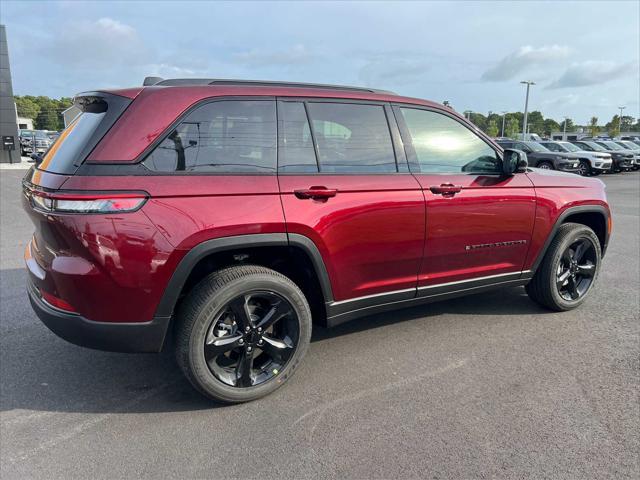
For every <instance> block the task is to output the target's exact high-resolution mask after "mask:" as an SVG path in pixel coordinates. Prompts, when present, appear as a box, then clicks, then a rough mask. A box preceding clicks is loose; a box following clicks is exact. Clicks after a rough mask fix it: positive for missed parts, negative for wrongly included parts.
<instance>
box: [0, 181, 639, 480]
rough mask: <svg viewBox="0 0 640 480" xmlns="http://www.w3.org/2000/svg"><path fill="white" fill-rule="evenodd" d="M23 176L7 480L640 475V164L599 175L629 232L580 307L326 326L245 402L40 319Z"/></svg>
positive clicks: (446, 306) (492, 297) (13, 188)
mask: <svg viewBox="0 0 640 480" xmlns="http://www.w3.org/2000/svg"><path fill="white" fill-rule="evenodd" d="M23 174H24V170H22V171H19V170H4V171H1V172H0V182H1V183H0V189H1V200H0V208H1V219H0V220H1V247H0V248H1V249H0V253H1V264H0V268H1V304H0V317H1V319H0V477H2V479H12V478H130V477H144V478H169V477H172V478H192V477H199V478H202V477H209V478H258V477H260V478H283V477H284V478H301V477H313V478H334V477H343V478H344V477H349V478H418V477H420V478H427V477H428V478H487V477H488V478H490V477H500V478H521V477H527V478H541V477H560V478H576V479H578V478H580V479H582V478H638V477H639V476H640V462H639V454H638V452H639V451H640V407H639V402H638V392H639V391H640V389H639V387H640V365H639V359H640V303H639V302H640V299H639V289H640V264H639V261H640V245H639V238H640V172H631V173H624V174H619V175H609V176H604V177H601V178H602V179H603V181H604V182H605V183H606V184H607V192H608V196H609V201H610V203H611V205H612V209H613V218H614V234H613V237H612V240H611V244H610V247H609V250H608V253H607V256H606V257H605V261H604V266H603V270H602V273H601V276H600V278H599V282H598V285H597V286H596V290H595V292H594V294H593V295H592V296H591V298H590V299H589V300H588V302H587V303H586V304H585V305H584V306H582V307H581V308H579V309H578V310H576V311H573V312H568V313H561V314H557V313H549V312H547V311H545V310H542V309H541V308H539V307H538V306H537V305H535V304H534V303H532V302H531V301H530V300H529V299H528V297H527V296H526V294H525V293H524V289H523V288H513V289H509V290H504V291H498V292H494V293H488V294H487V293H485V294H480V295H476V296H472V297H467V298H464V299H457V300H452V301H447V302H442V303H438V304H432V305H427V306H426V307H420V308H413V309H409V310H405V311H402V312H395V313H388V314H382V315H377V316H372V317H368V318H364V319H361V320H357V321H355V322H353V323H351V324H347V325H343V326H341V327H338V328H336V329H333V330H322V329H317V330H316V331H315V333H314V338H313V342H312V344H311V347H310V350H309V353H308V354H307V357H306V359H305V361H304V364H303V366H301V367H300V368H299V369H298V371H297V373H296V375H295V377H294V378H293V379H291V381H290V382H289V383H288V384H287V385H286V386H285V387H284V388H282V389H280V390H279V391H277V392H276V393H275V394H273V395H271V396H269V397H267V398H265V399H262V400H259V401H256V402H253V403H250V404H245V405H239V406H231V407H220V406H215V405H212V404H210V403H208V402H207V401H206V400H204V399H203V398H202V397H200V396H199V395H198V394H197V393H196V392H195V391H194V390H193V389H192V388H191V387H190V385H189V384H188V383H187V381H186V380H184V379H183V377H182V375H181V374H180V372H179V371H178V368H177V367H176V365H175V364H174V362H173V358H172V357H171V355H169V354H161V355H126V354H112V353H105V352H97V351H92V350H87V349H83V348H80V347H76V346H74V345H70V344H68V343H66V342H64V341H63V340H60V339H59V338H57V337H55V336H54V335H53V334H52V333H51V332H49V330H47V328H46V327H45V326H44V325H42V324H41V323H40V321H39V320H38V319H37V318H36V316H35V314H34V313H33V312H32V310H31V308H30V306H29V303H28V301H27V297H26V293H25V288H24V285H25V278H26V274H25V271H24V269H23V264H22V252H23V250H24V247H25V244H26V242H27V240H28V239H29V237H30V235H31V232H32V225H31V223H30V222H29V221H28V219H27V217H26V215H25V214H24V213H23V212H22V210H21V208H20V193H19V191H20V179H21V177H22V175H23Z"/></svg>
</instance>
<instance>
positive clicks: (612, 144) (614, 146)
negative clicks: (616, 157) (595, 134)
mask: <svg viewBox="0 0 640 480" xmlns="http://www.w3.org/2000/svg"><path fill="white" fill-rule="evenodd" d="M600 145H604V146H606V147H609V150H624V148H622V147H621V146H620V145H618V144H617V143H616V142H600Z"/></svg>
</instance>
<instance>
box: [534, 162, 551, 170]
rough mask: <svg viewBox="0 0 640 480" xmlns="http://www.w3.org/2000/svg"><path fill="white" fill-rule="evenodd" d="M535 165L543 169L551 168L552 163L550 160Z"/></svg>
mask: <svg viewBox="0 0 640 480" xmlns="http://www.w3.org/2000/svg"><path fill="white" fill-rule="evenodd" d="M537 166H538V168H542V169H543V170H553V164H552V163H551V162H540V163H539V164H538V165H537Z"/></svg>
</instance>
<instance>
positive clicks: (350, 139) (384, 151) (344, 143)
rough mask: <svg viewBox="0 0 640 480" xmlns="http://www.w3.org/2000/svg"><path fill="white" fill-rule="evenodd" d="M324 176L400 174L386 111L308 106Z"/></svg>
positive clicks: (336, 105)
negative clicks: (330, 174)
mask: <svg viewBox="0 0 640 480" xmlns="http://www.w3.org/2000/svg"><path fill="white" fill-rule="evenodd" d="M307 108H308V111H309V117H310V119H311V125H312V127H313V136H314V138H315V141H316V144H317V151H318V162H319V166H320V172H321V173H361V174H362V173H393V172H397V171H398V170H397V167H396V159H395V153H394V150H393V144H392V141H391V133H390V131H389V124H388V122H387V116H386V114H385V111H384V107H383V106H381V105H365V104H356V103H330V102H322V103H313V102H309V103H307Z"/></svg>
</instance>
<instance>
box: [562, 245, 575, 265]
mask: <svg viewBox="0 0 640 480" xmlns="http://www.w3.org/2000/svg"><path fill="white" fill-rule="evenodd" d="M572 259H573V255H571V249H570V248H567V249H566V250H565V251H564V253H563V254H562V261H563V262H564V264H565V266H567V265H569V264H570V263H571V260H572Z"/></svg>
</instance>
